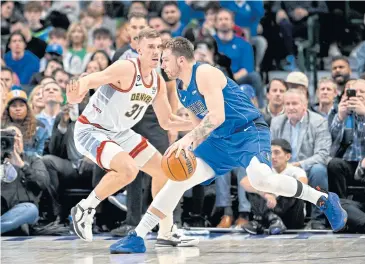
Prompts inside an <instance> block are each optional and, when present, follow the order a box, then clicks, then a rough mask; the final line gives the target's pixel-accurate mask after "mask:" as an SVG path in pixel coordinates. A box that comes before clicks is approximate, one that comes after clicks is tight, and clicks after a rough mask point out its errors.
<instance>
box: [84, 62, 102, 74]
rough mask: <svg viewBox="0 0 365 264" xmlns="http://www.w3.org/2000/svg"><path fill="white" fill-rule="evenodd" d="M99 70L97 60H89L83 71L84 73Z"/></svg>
mask: <svg viewBox="0 0 365 264" xmlns="http://www.w3.org/2000/svg"><path fill="white" fill-rule="evenodd" d="M99 71H101V65H100V63H99V62H98V61H97V60H91V61H89V63H88V64H87V65H86V69H85V72H86V73H93V72H99Z"/></svg>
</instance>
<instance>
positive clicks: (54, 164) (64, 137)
mask: <svg viewBox="0 0 365 264" xmlns="http://www.w3.org/2000/svg"><path fill="white" fill-rule="evenodd" d="M77 117H78V113H74V107H73V106H72V105H65V106H64V107H63V109H62V111H61V112H60V113H59V114H58V115H57V116H56V118H55V121H54V124H53V126H52V132H51V134H52V136H51V138H50V142H49V153H50V155H45V156H43V158H42V160H43V162H44V164H45V166H46V168H47V170H48V172H49V175H50V179H51V184H52V187H53V188H54V190H56V191H57V193H58V194H61V193H62V190H63V189H64V188H65V187H66V186H75V184H76V182H78V183H79V182H82V181H83V179H84V182H85V177H87V178H89V180H86V182H90V186H91V180H90V179H91V174H92V173H91V172H92V169H93V167H94V163H92V162H91V161H89V160H88V159H87V158H83V156H82V155H81V154H80V153H79V152H78V151H77V149H76V147H75V141H74V140H73V135H74V127H75V121H76V119H77ZM85 185H86V187H90V186H89V185H88V184H83V187H85ZM76 186H77V185H76ZM58 196H60V195H51V199H55V200H53V201H52V205H53V206H54V208H53V211H54V214H55V216H56V217H57V216H58V217H61V213H62V212H61V208H59V207H58V206H59V201H60V200H58ZM55 207H56V208H55Z"/></svg>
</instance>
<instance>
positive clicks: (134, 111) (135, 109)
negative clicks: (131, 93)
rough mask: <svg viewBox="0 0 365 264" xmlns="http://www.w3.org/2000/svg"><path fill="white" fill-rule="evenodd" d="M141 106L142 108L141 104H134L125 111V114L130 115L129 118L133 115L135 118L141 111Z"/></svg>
mask: <svg viewBox="0 0 365 264" xmlns="http://www.w3.org/2000/svg"><path fill="white" fill-rule="evenodd" d="M143 108H144V106H143V105H139V104H134V105H133V106H132V109H131V110H130V111H128V112H126V113H125V116H126V117H130V118H132V117H133V119H136V118H137V117H138V116H139V114H140V113H141V112H142V110H143Z"/></svg>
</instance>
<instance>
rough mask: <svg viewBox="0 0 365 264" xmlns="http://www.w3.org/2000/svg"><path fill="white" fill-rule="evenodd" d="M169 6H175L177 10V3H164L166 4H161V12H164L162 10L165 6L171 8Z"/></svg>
mask: <svg viewBox="0 0 365 264" xmlns="http://www.w3.org/2000/svg"><path fill="white" fill-rule="evenodd" d="M171 5H173V6H175V7H176V8H179V6H178V5H177V1H166V2H163V5H162V8H161V12H162V11H163V10H164V8H165V7H166V6H171Z"/></svg>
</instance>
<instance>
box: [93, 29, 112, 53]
mask: <svg viewBox="0 0 365 264" xmlns="http://www.w3.org/2000/svg"><path fill="white" fill-rule="evenodd" d="M112 46H113V39H112V35H111V33H110V31H109V29H107V28H97V29H95V30H94V32H93V47H94V48H95V49H96V50H103V51H105V52H106V53H107V54H108V56H109V59H110V60H111V58H113V56H114V53H115V50H114V49H113V48H112Z"/></svg>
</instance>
